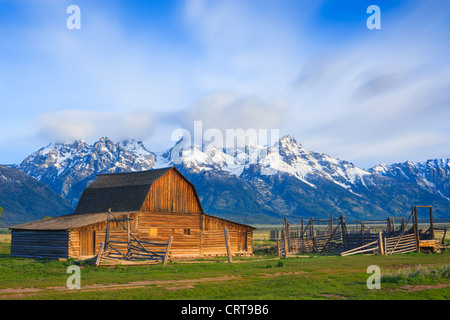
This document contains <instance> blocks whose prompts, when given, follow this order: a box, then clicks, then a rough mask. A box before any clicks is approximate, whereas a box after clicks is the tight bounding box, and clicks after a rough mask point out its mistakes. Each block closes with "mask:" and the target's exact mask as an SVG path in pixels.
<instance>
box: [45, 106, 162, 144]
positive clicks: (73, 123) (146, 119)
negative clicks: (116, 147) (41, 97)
mask: <svg viewBox="0 0 450 320" xmlns="http://www.w3.org/2000/svg"><path fill="white" fill-rule="evenodd" d="M155 117H156V116H155V115H154V114H153V113H151V112H149V111H147V110H131V111H127V112H116V113H107V112H98V111H88V110H64V111H58V112H55V113H50V114H43V115H41V116H39V118H38V119H37V123H36V129H37V133H38V135H39V136H41V137H45V138H47V139H48V140H50V141H61V142H70V141H73V140H76V139H83V140H86V141H95V140H96V139H98V138H100V137H103V136H107V137H109V138H110V139H113V140H115V141H118V140H123V139H127V138H130V137H131V138H135V139H147V138H149V137H150V136H151V135H152V133H153V130H154V122H155Z"/></svg>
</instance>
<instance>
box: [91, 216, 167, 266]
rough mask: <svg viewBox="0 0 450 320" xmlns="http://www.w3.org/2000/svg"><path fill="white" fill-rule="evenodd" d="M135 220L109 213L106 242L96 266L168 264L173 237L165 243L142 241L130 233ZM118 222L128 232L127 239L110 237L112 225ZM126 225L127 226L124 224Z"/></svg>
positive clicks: (102, 246) (103, 243)
mask: <svg viewBox="0 0 450 320" xmlns="http://www.w3.org/2000/svg"><path fill="white" fill-rule="evenodd" d="M131 220H133V219H131V218H129V216H128V215H127V216H126V218H122V219H117V218H116V217H115V216H114V214H113V213H112V212H111V210H109V211H108V218H107V223H106V232H105V241H104V242H102V244H101V245H100V247H99V252H98V254H97V256H96V261H95V264H96V265H97V267H98V266H100V265H114V264H138V263H141V264H155V263H160V262H161V263H162V264H164V265H165V264H166V263H167V261H168V259H169V257H170V249H171V245H172V239H173V237H172V236H170V237H169V240H168V241H167V242H165V241H152V242H148V241H142V240H138V239H137V238H136V237H135V236H134V235H133V234H132V233H131V232H130V221H131ZM111 222H117V223H119V224H120V226H122V227H123V229H124V230H126V234H127V238H126V239H123V238H116V237H111V236H110V232H109V231H110V223H111ZM124 223H125V224H124Z"/></svg>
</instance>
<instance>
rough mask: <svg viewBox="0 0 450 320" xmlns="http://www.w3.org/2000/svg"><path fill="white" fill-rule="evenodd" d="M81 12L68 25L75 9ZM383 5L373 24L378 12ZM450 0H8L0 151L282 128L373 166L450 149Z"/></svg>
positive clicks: (0, 1)
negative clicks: (196, 126) (372, 26)
mask: <svg viewBox="0 0 450 320" xmlns="http://www.w3.org/2000/svg"><path fill="white" fill-rule="evenodd" d="M72 4H75V5H78V6H79V7H80V10H81V29H80V30H69V29H68V28H67V27H66V20H67V19H68V18H69V16H70V14H67V13H66V9H67V7H68V6H70V5H72ZM370 5H378V6H379V7H380V9H381V29H380V30H369V29H368V28H367V27H366V20H367V19H368V18H369V16H370V14H367V13H366V9H367V7H368V6H370ZM449 9H450V2H448V1H447V0H433V1H411V0H410V1H406V0H404V1H401V0H391V1H381V0H371V1H365V0H361V1H347V0H345V1H337V0H335V1H325V0H317V1H300V0H276V1H275V0H240V1H238V0H192V1H189V0H186V1H182V0H177V1H170V0H149V1H137V0H126V1H111V0H108V1H106V0H105V1H96V0H90V1H77V0H72V1H50V0H49V1H42V0H33V1H5V0H0V37H1V38H0V40H1V41H0V114H1V118H0V133H1V134H0V150H1V152H0V163H2V164H8V163H18V162H20V161H22V160H23V159H24V158H25V157H26V156H27V155H29V154H30V153H32V152H33V151H35V150H37V149H39V148H40V147H42V146H44V145H47V144H48V143H50V142H54V141H71V140H74V139H84V140H86V141H88V142H94V141H96V140H98V139H99V138H100V137H102V136H108V137H110V138H111V139H113V140H115V141H119V140H121V139H126V138H135V139H139V140H142V141H143V142H144V143H145V145H146V146H147V147H148V148H149V149H151V150H154V151H159V150H162V149H165V148H168V147H170V146H171V145H172V144H173V142H172V141H171V133H172V132H173V131H174V130H175V129H177V128H188V129H189V128H192V125H193V122H194V121H196V120H201V121H203V127H204V129H207V128H217V129H219V130H225V129H238V128H243V129H249V128H254V129H279V130H280V133H281V134H282V135H284V134H293V135H294V136H295V138H296V139H297V141H298V142H300V143H302V144H303V145H304V147H305V148H307V149H309V150H313V151H316V152H325V153H328V154H330V155H331V156H335V157H339V158H341V159H345V160H348V161H351V162H353V163H355V164H357V165H359V166H362V167H369V166H373V165H376V164H379V163H381V162H385V163H392V162H403V161H406V160H411V161H424V160H427V159H431V158H450V154H449V152H450V151H449V150H450V120H449V119H450V90H448V89H449V86H450V61H449V57H450V55H449V54H448V52H449V44H450V39H449V38H450V35H449V32H448V31H449V30H450V10H449Z"/></svg>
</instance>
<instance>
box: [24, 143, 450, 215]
mask: <svg viewBox="0 0 450 320" xmlns="http://www.w3.org/2000/svg"><path fill="white" fill-rule="evenodd" d="M168 166H176V167H177V168H178V169H179V170H180V171H181V172H183V174H185V175H186V176H187V177H188V179H190V180H191V181H192V182H193V183H194V184H195V185H196V188H197V190H198V192H199V196H200V198H201V201H202V204H203V206H204V208H205V210H206V211H207V212H210V213H213V214H219V215H223V216H227V217H230V218H231V217H233V218H234V219H239V220H242V219H243V217H245V219H244V220H245V221H253V219H256V221H259V222H261V221H262V220H264V219H265V221H269V220H271V219H272V220H271V221H273V219H274V217H280V216H285V215H291V216H297V217H298V216H306V217H307V216H322V217H329V215H330V214H333V215H337V214H344V215H346V216H350V217H382V216H383V217H384V216H386V217H387V216H388V215H391V216H392V215H400V214H402V213H404V212H405V211H406V212H408V210H409V208H410V206H411V205H416V204H423V203H424V202H426V203H427V204H429V203H432V204H433V205H434V206H435V207H437V211H436V212H438V213H439V212H440V211H441V212H442V213H441V215H443V216H445V215H447V214H449V212H450V210H449V209H450V200H449V199H450V189H449V177H450V175H449V172H450V162H449V161H448V160H447V162H445V161H437V160H433V161H429V162H427V163H425V164H414V163H410V162H407V163H405V164H394V165H391V166H387V165H383V164H382V165H379V166H376V167H374V168H371V169H367V170H365V169H362V168H359V167H357V166H355V165H354V164H352V163H351V162H348V161H345V160H340V159H337V158H333V157H331V156H329V155H327V154H324V153H316V152H312V151H308V150H306V149H305V148H304V147H303V146H302V145H301V144H299V143H297V141H296V140H295V138H294V137H293V136H292V135H287V136H284V137H282V138H281V139H279V141H278V142H277V143H275V144H274V145H273V146H259V145H250V146H246V147H243V148H238V147H234V148H228V149H224V148H219V147H216V146H213V145H204V146H191V145H190V144H189V143H187V142H186V141H183V140H180V141H178V142H177V143H176V144H175V145H174V146H173V147H171V148H170V149H168V150H165V151H162V152H153V151H150V150H149V149H148V148H147V147H145V146H144V145H143V143H142V142H140V141H135V140H126V141H120V142H118V143H114V142H113V141H111V140H110V139H108V138H101V139H100V140H99V141H97V142H95V143H94V144H92V145H88V144H87V143H86V142H84V141H82V140H80V141H75V142H73V143H71V144H65V143H52V144H50V145H48V146H47V147H45V148H42V149H40V150H38V151H36V152H34V153H33V154H31V155H30V156H29V157H27V158H26V159H25V160H24V161H23V162H22V163H21V164H19V165H16V167H17V168H20V169H21V170H23V171H24V172H25V173H27V174H29V175H30V176H32V177H34V178H35V179H37V180H39V181H42V182H44V183H46V184H47V185H48V186H49V187H50V188H51V189H53V190H54V191H56V192H57V193H59V194H60V195H62V196H63V197H64V198H65V199H66V200H67V201H68V202H69V203H70V204H71V205H72V206H74V207H75V206H76V204H77V202H78V200H79V197H80V196H81V193H82V191H83V190H84V189H85V187H86V186H87V185H88V184H89V183H91V182H92V181H93V180H95V176H96V175H97V174H100V173H112V172H126V171H141V170H149V169H153V168H161V167H168Z"/></svg>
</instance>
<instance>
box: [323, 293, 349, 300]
mask: <svg viewBox="0 0 450 320" xmlns="http://www.w3.org/2000/svg"><path fill="white" fill-rule="evenodd" d="M321 296H322V297H325V298H327V299H339V300H348V299H349V298H347V297H344V296H341V295H338V294H326V293H324V294H321Z"/></svg>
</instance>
